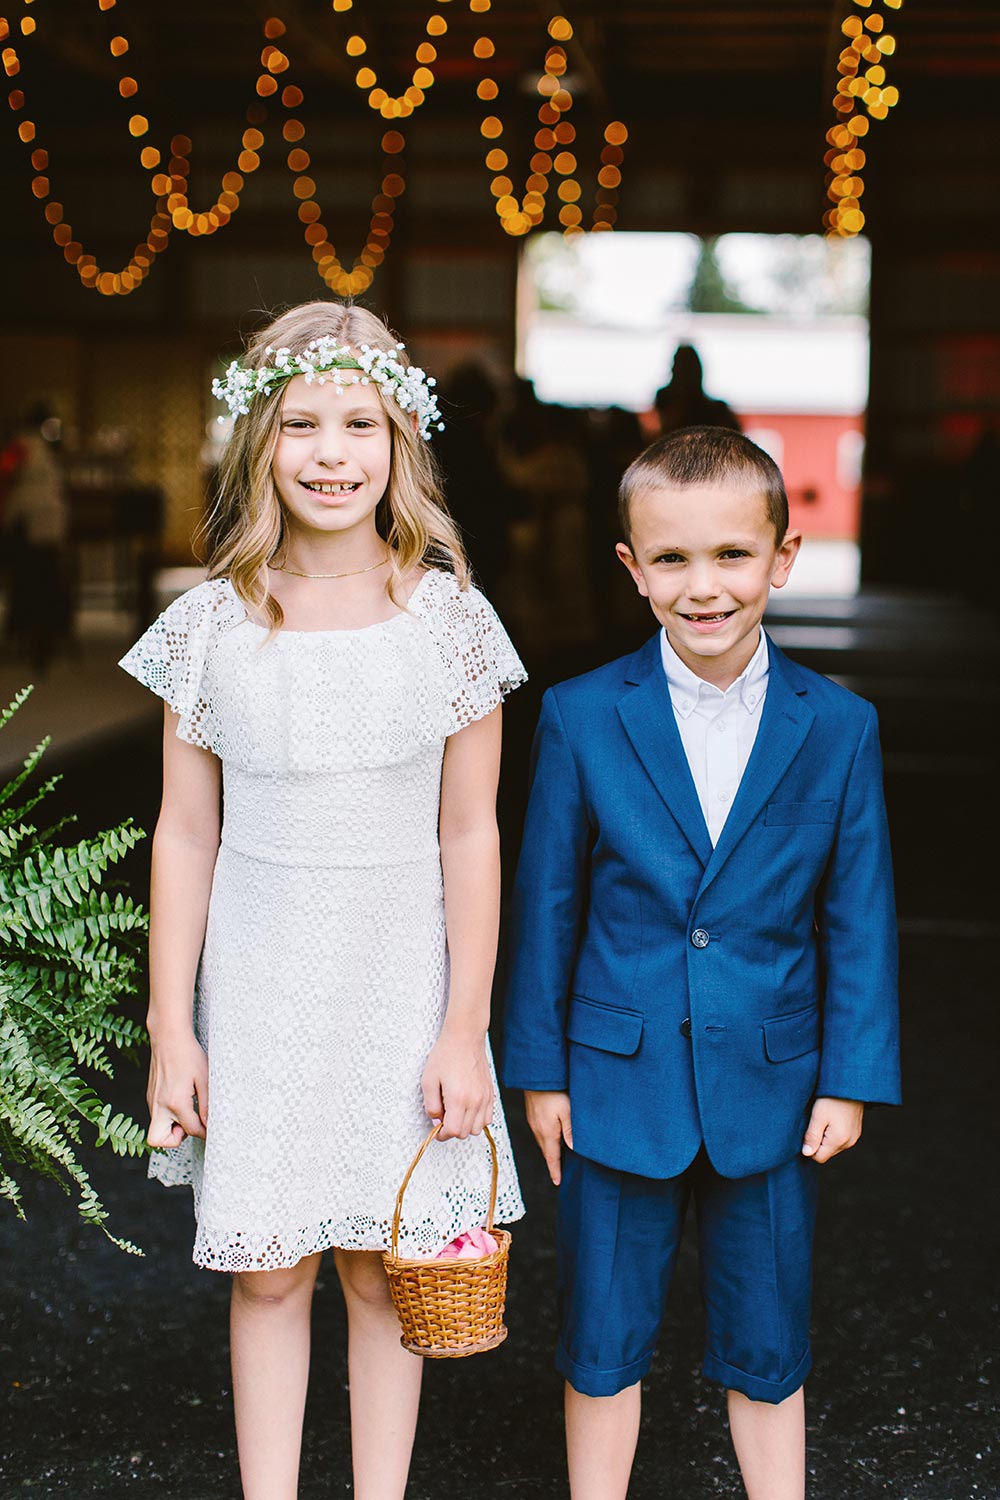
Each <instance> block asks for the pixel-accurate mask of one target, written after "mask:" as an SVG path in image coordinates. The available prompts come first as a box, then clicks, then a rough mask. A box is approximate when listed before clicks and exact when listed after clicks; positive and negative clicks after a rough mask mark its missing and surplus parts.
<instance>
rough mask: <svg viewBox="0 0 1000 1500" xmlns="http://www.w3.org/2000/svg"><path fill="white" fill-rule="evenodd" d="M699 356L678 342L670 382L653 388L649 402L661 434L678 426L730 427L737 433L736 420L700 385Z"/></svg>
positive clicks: (738, 425)
mask: <svg viewBox="0 0 1000 1500" xmlns="http://www.w3.org/2000/svg"><path fill="white" fill-rule="evenodd" d="M702 380H703V376H702V368H701V357H700V355H699V354H698V351H697V349H695V348H694V346H693V345H692V344H678V345H677V349H676V351H675V353H674V363H673V367H672V369H671V372H670V381H669V383H668V384H667V385H663V386H661V387H660V389H659V390H658V391H657V393H656V396H655V397H654V401H653V404H654V406H655V407H656V414H657V416H658V417H659V419H660V433H661V435H662V434H664V433H668V432H674V431H675V430H676V429H677V428H678V427H731V428H732V429H733V430H734V431H735V432H739V431H740V430H741V429H740V421H739V418H738V417H737V416H736V414H735V413H734V412H733V411H732V410H731V408H730V407H728V406H727V405H726V403H725V402H724V401H716V400H715V399H714V398H713V397H712V396H709V395H707V393H706V391H705V388H704V386H703V385H702Z"/></svg>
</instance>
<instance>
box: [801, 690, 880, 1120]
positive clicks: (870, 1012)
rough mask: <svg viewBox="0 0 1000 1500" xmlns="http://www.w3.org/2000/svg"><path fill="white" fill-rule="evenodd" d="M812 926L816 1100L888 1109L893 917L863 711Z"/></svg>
mask: <svg viewBox="0 0 1000 1500" xmlns="http://www.w3.org/2000/svg"><path fill="white" fill-rule="evenodd" d="M816 921H817V925H818V927H819V945H820V953H821V956H822V960H823V968H824V971H825V990H824V1000H823V1048H822V1055H821V1058H820V1073H819V1083H818V1087H817V1095H818V1096H819V1098H820V1099H838V1100H857V1101H860V1102H863V1103H869V1104H872V1103H880V1104H898V1103H899V1099H900V1091H899V1012H898V1000H897V934H896V909H895V902H894V899H893V887H892V860H891V854H890V850H889V829H888V825H887V822H886V815H885V799H884V796H883V792H882V757H881V755H880V753H879V744H878V720H877V718H876V714H875V710H874V709H873V708H872V707H871V705H870V704H869V706H868V716H867V718H866V720H865V724H864V728H863V730H862V733H861V738H860V740H859V742H858V748H857V751H856V753H855V757H854V762H853V765H852V767H851V771H850V775H849V777H848V783H847V792H846V795H845V798H844V806H843V809H842V812H841V817H840V825H839V827H838V830H837V837H836V841H835V843H834V846H833V850H832V852H831V855H830V860H829V863H828V865H827V870H826V874H825V876H824V879H823V883H822V885H821V887H820V889H819V892H818V895H817V902H816Z"/></svg>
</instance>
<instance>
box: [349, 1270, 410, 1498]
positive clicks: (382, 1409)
mask: <svg viewBox="0 0 1000 1500" xmlns="http://www.w3.org/2000/svg"><path fill="white" fill-rule="evenodd" d="M333 1254H334V1259H335V1261H336V1264H337V1272H338V1274H339V1276H340V1284H341V1286H342V1287H343V1289H344V1300H345V1302H346V1303H347V1368H348V1377H349V1379H350V1384H351V1452H352V1454H353V1458H354V1500H403V1492H404V1491H405V1489H406V1476H407V1474H408V1473H409V1470H410V1453H411V1450H412V1448H413V1435H414V1433H415V1431H416V1427H417V1408H418V1406H419V1404H420V1377H421V1375H422V1374H423V1366H424V1362H423V1360H422V1359H421V1358H420V1357H419V1355H416V1354H410V1353H409V1352H408V1351H407V1350H406V1349H404V1348H403V1347H402V1345H401V1344H400V1342H399V1320H398V1319H397V1317H396V1313H395V1309H394V1308H393V1305H392V1300H391V1298H390V1296H389V1283H388V1281H387V1279H386V1274H385V1268H384V1267H383V1265H382V1257H381V1255H379V1254H378V1252H377V1251H371V1250H335V1251H334V1252H333Z"/></svg>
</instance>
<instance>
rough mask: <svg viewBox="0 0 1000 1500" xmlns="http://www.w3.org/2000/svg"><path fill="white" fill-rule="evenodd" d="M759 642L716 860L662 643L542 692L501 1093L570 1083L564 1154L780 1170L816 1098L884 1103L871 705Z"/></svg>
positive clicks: (892, 926) (891, 919) (892, 1015)
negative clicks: (743, 746) (763, 649)
mask: <svg viewBox="0 0 1000 1500" xmlns="http://www.w3.org/2000/svg"><path fill="white" fill-rule="evenodd" d="M768 651H769V661H770V671H769V676H768V686H767V695H766V697H765V700H764V706H763V709H762V715H761V723H760V727H759V730H758V733H757V739H756V742H755V744H754V747H753V750H752V752H751V755H750V759H749V762H748V764H747V768H746V771H745V773H744V775H743V779H742V781H741V783H740V787H739V791H738V793H737V795H736V798H735V799H734V802H733V806H732V809H731V811H730V813H729V817H728V819H727V821H726V825H725V827H724V829H723V831H722V834H721V836H720V838H719V842H718V844H717V846H716V847H715V849H714V850H713V848H712V844H711V840H710V839H709V835H708V829H707V827H706V825H705V820H704V817H703V815H702V812H701V807H700V804H699V802H698V794H697V792H696V790H695V786H694V782H693V780H692V778H691V773H690V771H689V769H688V764H687V758H686V756H685V753H684V749H683V746H682V744H681V739H680V735H679V732H678V729H677V725H676V721H675V718H674V712H673V707H672V705H671V702H670V695H669V689H668V687H667V681H666V677H665V674H664V671H663V666H662V660H661V653H660V638H659V635H658V634H657V635H656V636H654V637H653V638H652V639H651V640H650V641H648V642H647V643H646V645H645V646H643V647H642V648H641V649H640V650H639V651H637V652H635V653H634V654H633V655H630V656H626V657H623V658H621V659H620V660H619V661H614V662H611V663H610V664H609V665H608V666H605V667H601V668H599V669H598V670H597V671H595V672H589V673H587V674H586V675H585V676H583V677H577V678H575V679H573V680H572V681H569V682H564V683H560V684H559V685H558V686H557V687H554V688H552V689H550V690H549V692H547V693H546V695H545V698H544V700H543V703H542V712H541V717H540V720H539V724H538V731H537V734H536V737H535V747H534V752H533V779H532V789H531V797H530V801H529V806H528V814H527V821H526V824H525V831H524V842H523V846H522V851H521V859H520V863H519V866H518V872H517V881H516V888H515V898H514V911H513V921H512V942H513V953H512V961H511V965H510V983H509V990H508V995H507V1008H506V1019H505V1036H506V1045H505V1067H504V1076H505V1081H506V1082H507V1083H508V1084H509V1085H510V1086H512V1087H516V1088H525V1089H559V1090H564V1089H568V1090H569V1093H570V1097H571V1103H572V1117H573V1136H574V1145H575V1148H576V1150H577V1151H578V1152H579V1153H580V1154H581V1155H583V1156H586V1157H589V1158H590V1159H592V1160H594V1161H598V1162H603V1163H605V1164H606V1165H608V1166H611V1167H617V1168H620V1169H622V1170H625V1171H629V1172H637V1173H640V1174H641V1175H643V1176H646V1177H673V1176H675V1175H676V1174H678V1173H679V1172H682V1171H683V1170H684V1168H685V1167H686V1166H687V1165H688V1164H689V1163H690V1162H691V1161H692V1159H693V1158H694V1156H695V1155H696V1153H697V1151H698V1149H699V1146H700V1145H701V1144H702V1142H704V1144H705V1147H706V1149H707V1151H708V1155H709V1157H710V1159H711V1161H712V1163H713V1165H714V1166H715V1168H716V1169H717V1170H718V1171H719V1172H720V1173H722V1174H723V1175H724V1176H726V1177H744V1176H747V1175H749V1174H750V1173H752V1172H760V1171H764V1170H766V1169H768V1168H770V1167H772V1166H776V1165H778V1164H779V1163H780V1162H783V1161H787V1160H789V1159H790V1158H791V1157H793V1156H794V1155H795V1154H796V1153H797V1152H798V1151H799V1149H800V1147H801V1144H802V1135H803V1131H804V1128H805V1123H806V1119H807V1115H808V1110H809V1107H810V1104H811V1101H812V1099H813V1097H814V1096H815V1095H816V1094H821V1095H830V1096H834V1097H838V1098H844V1099H859V1100H864V1101H867V1102H874V1101H880V1102H883V1103H896V1102H898V1100H899V1061H898V1016H897V1000H896V921H895V910H894V904H893V891H892V871H891V865H890V854H889V840H888V830H887V827H886V818H885V805H884V801H883V796H882V769H881V758H880V754H879V746H878V731H877V724H876V717H875V711H874V709H873V708H872V706H871V705H870V704H869V703H866V702H865V701H864V700H863V699H861V698H858V697H856V696H855V695H854V694H853V693H849V692H847V690H846V689H844V688H842V687H838V686H837V685H836V684H834V683H832V682H830V681H829V680H828V679H827V678H825V677H820V676H819V675H818V674H817V673H815V672H810V671H809V670H808V669H806V668H804V667H800V666H798V665H796V664H795V663H794V662H791V661H789V659H788V658H787V657H786V656H784V655H783V654H782V652H781V651H779V650H778V649H777V647H776V646H775V645H774V644H773V642H771V641H770V640H769V641H768Z"/></svg>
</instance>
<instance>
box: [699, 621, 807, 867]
mask: <svg viewBox="0 0 1000 1500" xmlns="http://www.w3.org/2000/svg"><path fill="white" fill-rule="evenodd" d="M767 649H768V678H767V694H766V696H765V698H764V706H763V708H762V710H761V721H760V728H759V729H758V731H757V738H756V740H755V741H754V747H753V749H752V750H751V752H750V759H749V760H748V761H747V768H746V770H745V771H744V773H743V777H742V780H741V781H740V786H739V791H738V792H737V793H736V798H735V800H734V802H733V807H732V811H731V812H730V814H729V817H728V818H727V819H726V822H725V826H724V827H723V830H722V833H721V834H720V836H719V842H718V843H717V844H716V846H715V849H714V850H713V851H712V856H711V858H710V860H709V861H708V867H707V869H706V870H705V874H704V878H703V879H702V882H701V892H704V890H705V889H706V887H707V886H708V885H710V884H711V882H712V881H713V880H714V879H715V877H716V875H718V873H719V871H720V870H721V869H722V867H723V865H724V864H725V863H726V860H727V859H728V858H729V856H730V854H731V853H732V852H733V850H734V849H735V848H736V846H737V844H738V843H739V841H740V839H742V837H743V835H744V834H745V833H746V832H747V830H748V829H749V827H750V825H751V824H752V823H753V821H754V819H755V818H756V817H757V815H758V813H759V812H760V810H761V808H762V807H763V805H764V803H765V802H766V801H767V799H768V797H770V795H771V793H772V792H773V791H774V789H775V787H776V786H777V785H778V783H779V781H780V780H781V778H782V777H783V776H784V774H785V772H786V771H787V770H788V767H789V766H790V765H791V763H792V761H793V759H794V758H795V756H796V755H797V754H798V752H799V750H800V749H801V747H802V742H803V741H804V739H805V737H806V735H807V734H808V733H809V729H810V726H811V724H812V722H813V719H814V718H815V717H816V715H815V714H814V713H813V711H812V709H811V708H810V707H809V705H808V703H807V702H806V700H805V696H804V695H805V692H806V689H805V687H804V686H801V685H800V683H801V679H800V678H799V676H798V674H797V673H796V671H795V667H794V665H793V664H792V663H791V662H789V660H788V658H787V657H786V656H785V655H784V654H783V652H781V651H779V650H778V648H777V646H775V644H774V642H773V641H772V640H771V639H770V637H768V642H767ZM701 892H699V894H701Z"/></svg>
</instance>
